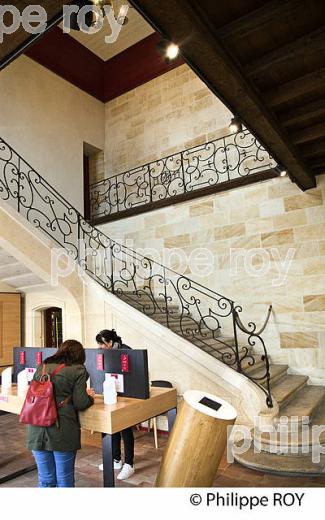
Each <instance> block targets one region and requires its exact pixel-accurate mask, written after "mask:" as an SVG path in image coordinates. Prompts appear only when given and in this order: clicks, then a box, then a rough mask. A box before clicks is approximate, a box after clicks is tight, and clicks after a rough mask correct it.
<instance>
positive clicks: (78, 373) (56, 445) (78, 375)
mask: <svg viewBox="0 0 325 520" xmlns="http://www.w3.org/2000/svg"><path fill="white" fill-rule="evenodd" d="M57 366H58V365H57V364H52V363H50V364H48V365H46V372H47V373H51V372H53V370H54V369H55V368H56V367H57ZM41 375H42V366H39V367H38V369H37V370H36V373H35V375H34V379H36V380H39V379H40V377H41ZM87 379H88V372H87V370H86V368H85V367H84V366H83V365H73V366H66V367H64V368H63V369H62V370H61V371H60V372H59V373H58V374H56V375H55V376H54V377H53V379H52V383H53V387H54V392H55V398H56V402H57V403H60V402H61V401H63V399H65V398H66V397H68V396H71V401H70V402H69V403H68V404H65V405H64V406H63V407H62V408H59V409H58V417H59V427H58V426H57V425H55V424H54V425H53V426H50V427H49V428H45V427H42V426H31V425H29V426H28V427H27V447H28V449H30V450H49V451H74V450H80V448H81V444H80V424H79V418H78V411H81V410H86V409H87V408H89V406H91V405H92V404H94V400H93V398H92V397H90V396H89V395H88V394H87V385H86V383H87Z"/></svg>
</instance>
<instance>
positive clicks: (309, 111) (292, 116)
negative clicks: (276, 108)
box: [277, 98, 325, 127]
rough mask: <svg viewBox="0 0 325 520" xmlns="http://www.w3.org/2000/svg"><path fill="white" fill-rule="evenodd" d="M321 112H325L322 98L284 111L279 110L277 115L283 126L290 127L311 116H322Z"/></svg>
mask: <svg viewBox="0 0 325 520" xmlns="http://www.w3.org/2000/svg"><path fill="white" fill-rule="evenodd" d="M323 114H325V103H324V99H323V98H322V99H317V100H316V101H312V102H311V103H307V104H306V105H301V106H299V107H296V108H291V109H290V110H287V111H285V112H281V113H280V114H278V115H277V117H278V119H279V121H281V123H282V124H283V125H284V126H286V127H290V126H293V125H295V124H297V123H303V122H304V121H308V119H310V118H311V117H315V116H322V115H323Z"/></svg>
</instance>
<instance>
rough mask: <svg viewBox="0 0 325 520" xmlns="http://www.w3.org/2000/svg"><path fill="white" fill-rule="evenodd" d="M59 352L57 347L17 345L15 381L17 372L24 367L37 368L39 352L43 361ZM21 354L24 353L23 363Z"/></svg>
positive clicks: (14, 368) (15, 349) (15, 351)
mask: <svg viewBox="0 0 325 520" xmlns="http://www.w3.org/2000/svg"><path fill="white" fill-rule="evenodd" d="M55 352H57V349H56V348H37V347H35V348H34V347H25V348H24V347H15V348H14V366H13V382H14V383H17V374H18V372H21V371H22V370H24V368H36V367H37V365H38V363H37V357H38V353H40V354H41V356H42V361H45V359H46V358H48V357H50V356H53V354H55ZM21 354H24V358H25V363H24V364H22V363H21V359H20V357H21Z"/></svg>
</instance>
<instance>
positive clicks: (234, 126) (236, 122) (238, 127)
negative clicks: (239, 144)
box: [229, 116, 243, 133]
mask: <svg viewBox="0 0 325 520" xmlns="http://www.w3.org/2000/svg"><path fill="white" fill-rule="evenodd" d="M229 129H230V131H231V132H232V133H237V132H242V131H243V123H242V122H241V120H240V118H239V117H238V116H234V117H233V118H232V119H231V121H230V125H229Z"/></svg>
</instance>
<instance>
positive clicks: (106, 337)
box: [96, 329, 135, 480]
mask: <svg viewBox="0 0 325 520" xmlns="http://www.w3.org/2000/svg"><path fill="white" fill-rule="evenodd" d="M96 342H97V344H98V346H99V347H100V348H105V349H109V350H111V349H113V350H117V349H130V347H128V346H127V345H124V344H123V342H122V339H121V338H120V337H119V336H118V335H117V334H116V331H115V330H114V329H113V330H102V331H101V332H100V333H99V334H97V336H96ZM121 435H122V437H123V443H124V456H125V460H124V464H123V465H122V461H121ZM112 437H113V438H112V443H113V458H114V469H121V472H120V473H119V474H118V475H117V478H118V479H119V480H126V479H128V478H130V477H131V476H132V475H133V474H134V472H135V469H134V464H133V460H134V436H133V430H132V428H127V429H126V430H123V431H122V432H118V433H114V434H113V436H112ZM99 468H100V469H103V465H102V464H101V465H100V466H99Z"/></svg>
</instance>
